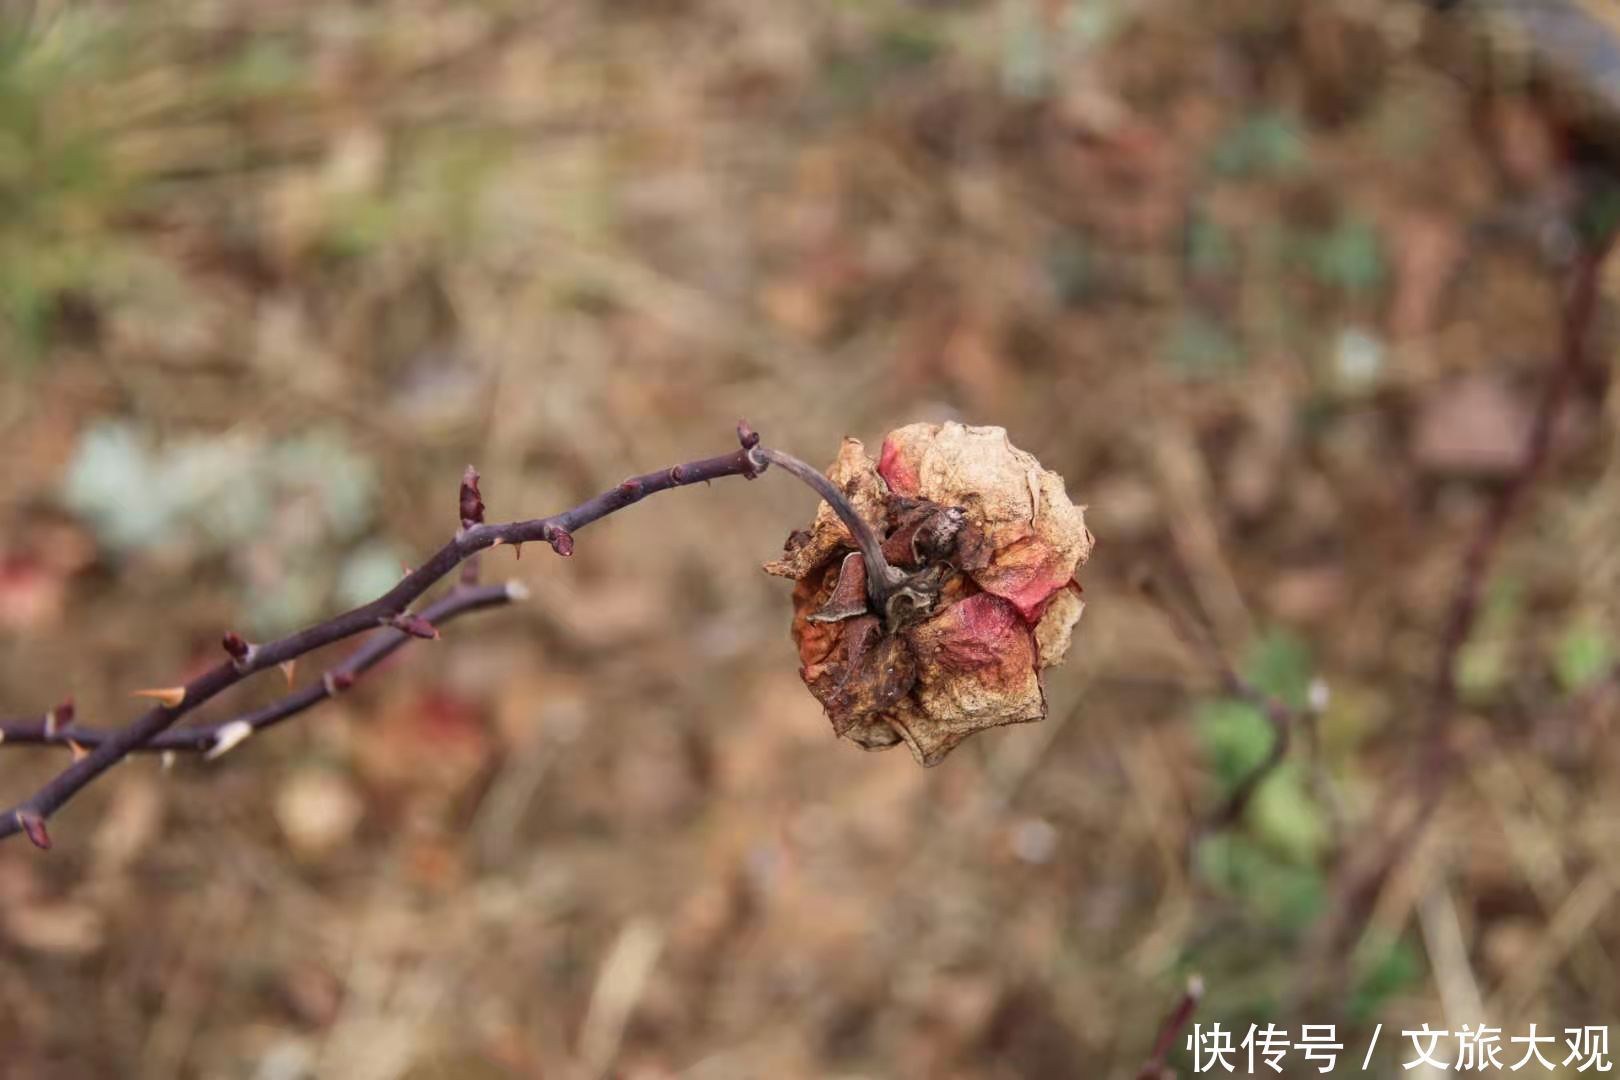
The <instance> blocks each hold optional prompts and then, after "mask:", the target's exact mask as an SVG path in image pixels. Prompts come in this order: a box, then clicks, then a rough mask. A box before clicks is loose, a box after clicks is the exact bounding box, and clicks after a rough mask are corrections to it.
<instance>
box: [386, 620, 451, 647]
mask: <svg viewBox="0 0 1620 1080" xmlns="http://www.w3.org/2000/svg"><path fill="white" fill-rule="evenodd" d="M387 625H389V626H392V627H393V628H394V629H395V630H403V631H404V632H405V633H407V634H409V635H411V637H414V638H421V639H423V640H424V641H437V640H438V639H439V628H438V627H436V626H434V625H433V624H432V623H430V622H428V621H427V620H426V619H424V618H422V616H420V615H411V614H405V615H395V616H394V617H393V618H392V619H390V620H388V623H387Z"/></svg>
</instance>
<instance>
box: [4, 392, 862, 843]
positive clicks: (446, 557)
mask: <svg viewBox="0 0 1620 1080" xmlns="http://www.w3.org/2000/svg"><path fill="white" fill-rule="evenodd" d="M737 437H738V441H739V442H740V443H741V447H740V449H738V450H735V451H733V452H731V453H729V454H720V455H716V456H715V457H709V458H702V459H700V460H697V461H691V462H687V463H684V464H681V465H675V466H672V467H670V468H668V469H663V470H660V471H658V472H651V473H647V474H645V475H642V476H635V477H631V478H630V479H628V480H626V481H624V482H623V483H622V484H620V485H618V486H617V487H615V488H612V489H610V490H608V491H604V492H602V493H601V494H599V495H597V496H595V497H594V498H591V499H588V500H586V501H585V502H583V503H581V504H580V505H578V506H576V507H574V508H573V509H571V510H565V511H563V512H562V513H558V514H553V515H551V516H550V517H544V518H535V519H532V520H528V521H514V522H508V523H506V524H498V525H495V524H486V523H485V522H484V503H483V497H482V495H481V494H480V492H479V490H478V473H477V472H476V470H474V469H472V468H471V467H469V468H468V470H467V473H466V475H465V476H464V477H463V478H462V483H461V489H460V493H459V494H460V498H459V503H458V511H459V517H460V521H461V528H460V529H459V530H458V531H457V532H456V535H455V536H454V537H453V538H452V539H451V540H450V541H449V542H447V543H446V544H445V545H444V546H443V547H441V548H440V549H439V550H438V551H436V552H435V553H434V554H433V556H432V557H431V558H429V559H428V560H427V561H426V562H425V563H423V564H422V565H421V566H419V567H417V568H416V569H415V570H412V571H410V572H409V573H407V574H406V575H405V576H404V577H403V578H401V579H400V581H399V583H398V584H396V585H395V586H394V587H393V588H392V589H390V590H388V592H386V593H384V594H383V595H382V596H380V597H378V598H377V599H376V600H373V601H372V602H371V603H369V604H363V605H361V606H360V607H357V608H353V609H351V610H349V611H346V612H343V613H342V614H340V615H336V616H334V617H332V618H330V619H327V620H326V621H325V622H322V623H318V624H316V625H314V626H310V627H307V628H305V629H303V630H300V631H298V632H296V633H293V634H289V635H287V636H286V637H283V638H278V639H277V640H275V641H268V642H259V643H250V642H248V641H246V640H245V639H244V638H242V637H241V636H240V635H238V634H236V633H227V634H226V635H225V636H224V638H223V641H222V644H223V646H224V649H225V652H226V659H225V660H224V661H222V662H221V663H219V664H217V665H216V666H214V667H212V668H210V669H208V670H207V671H205V672H203V673H202V674H201V675H198V676H197V677H196V678H194V679H192V680H191V681H190V682H187V683H185V684H184V685H180V686H172V687H166V688H162V689H158V690H144V691H138V692H137V693H138V695H139V696H144V697H150V698H153V699H155V700H156V701H157V704H155V705H154V706H153V707H152V708H151V709H149V710H147V711H146V712H145V713H143V714H142V715H141V716H139V717H137V718H136V719H135V720H133V721H131V722H130V723H129V724H128V725H126V726H124V727H122V728H117V729H115V730H102V729H97V728H93V727H88V726H84V725H80V724H78V723H77V722H76V720H75V718H74V715H73V708H72V705H71V703H66V704H64V705H61V706H58V707H57V708H56V709H53V710H51V711H50V712H47V713H45V714H44V715H43V716H39V717H33V718H28V719H22V720H13V721H0V743H23V744H28V743H33V744H55V745H63V746H67V747H69V748H70V749H72V750H73V753H74V760H73V762H72V764H70V765H69V766H68V767H67V768H65V769H63V770H62V771H61V772H60V773H58V774H57V775H56V776H55V777H54V778H53V779H51V780H50V781H48V782H47V783H46V784H45V785H44V786H43V787H41V788H40V789H39V790H38V791H36V792H35V793H34V794H33V795H32V796H30V797H29V798H28V799H26V800H24V801H23V802H21V803H19V804H17V805H16V806H14V807H11V808H10V809H7V810H5V811H0V839H3V838H5V837H8V836H12V835H15V834H16V833H19V832H20V833H25V834H26V835H27V836H28V838H29V839H30V840H32V841H33V842H34V844H35V845H36V846H38V847H40V848H49V847H50V846H51V838H50V833H49V832H48V831H47V829H46V821H47V820H48V819H49V818H50V817H51V815H52V814H54V813H55V812H56V811H57V810H59V809H61V807H62V806H63V805H64V804H65V803H66V802H67V801H68V800H69V799H71V798H73V796H75V795H76V794H78V793H79V792H80V791H81V790H83V789H84V788H85V787H86V786H87V785H89V784H90V783H91V782H92V781H94V780H95V779H96V778H97V777H98V776H100V775H101V774H102V773H103V772H105V771H107V769H109V768H111V767H112V766H113V765H115V764H117V763H118V762H119V761H122V760H123V759H124V758H126V757H127V756H129V755H130V754H133V753H137V752H151V751H158V752H164V751H192V752H200V753H204V754H206V755H207V756H210V757H217V756H219V755H220V754H223V753H225V752H227V751H229V750H230V749H232V748H233V747H235V746H237V745H239V744H240V743H241V742H242V741H243V740H244V739H246V738H248V737H250V736H252V735H254V734H256V733H257V732H260V731H263V730H264V729H265V728H268V727H271V726H273V725H275V724H278V723H280V722H281V721H283V720H286V719H288V718H289V717H292V716H294V715H296V714H298V713H300V712H302V711H304V710H305V709H308V708H309V707H311V706H312V705H315V704H317V703H319V702H321V701H323V700H325V699H326V698H329V697H332V696H333V695H335V694H338V693H341V692H342V691H344V690H347V689H348V688H349V687H351V686H353V685H354V682H355V680H356V679H357V678H358V677H359V676H360V675H361V674H363V673H364V672H365V671H367V670H368V669H369V668H371V667H373V666H375V665H376V664H377V663H379V662H380V661H381V660H383V658H385V657H386V656H388V655H389V654H391V653H393V652H394V651H395V650H397V649H398V648H399V647H400V646H402V645H404V644H405V643H406V642H407V641H409V640H410V639H411V638H413V637H414V638H436V637H438V635H439V630H438V628H439V627H440V626H441V625H443V624H444V623H447V622H449V621H450V620H451V619H454V618H456V617H458V616H460V615H463V614H466V613H467V612H470V611H475V610H478V609H481V608H486V607H492V606H495V605H499V604H504V603H506V602H508V601H511V600H515V599H521V598H522V596H523V589H522V586H521V585H520V584H517V583H508V584H505V585H491V586H480V585H478V584H477V583H476V582H477V570H476V559H477V556H478V555H479V553H481V552H485V551H488V550H489V549H491V548H494V547H496V546H498V545H501V544H510V545H512V546H513V548H514V549H519V550H520V545H522V544H524V543H527V542H529V541H535V540H539V541H544V542H545V543H547V544H549V545H550V546H551V548H552V550H553V551H555V552H556V553H557V554H558V555H563V556H567V555H571V554H573V550H574V533H575V532H577V531H578V530H580V529H582V528H584V527H585V526H586V525H589V524H591V523H592V522H594V521H597V520H599V519H601V518H604V517H606V516H608V515H609V514H612V513H614V512H615V511H618V510H622V509H624V508H625V507H627V506H630V505H632V504H634V503H637V502H640V501H641V500H642V499H644V498H646V497H647V496H648V495H652V494H655V493H656V492H660V491H668V490H670V489H672V488H677V487H684V486H686V485H689V484H697V483H707V482H709V481H711V480H718V479H720V478H722V477H727V476H742V477H745V478H746V479H749V480H752V479H754V478H755V477H757V476H759V475H761V474H762V473H763V472H764V471H765V470H766V469H767V468H768V467H769V466H770V465H771V464H773V463H774V464H779V465H781V466H782V467H783V468H784V469H785V470H786V471H788V472H791V473H792V474H793V475H795V476H797V477H799V478H800V479H801V480H804V481H806V482H807V483H809V484H810V486H811V487H813V488H814V489H815V490H816V491H817V493H818V494H820V495H821V496H822V497H823V498H824V499H826V500H827V501H828V502H829V503H830V504H831V505H832V506H833V508H834V509H835V510H837V511H838V513H839V516H840V517H841V518H843V520H844V521H845V522H846V523H847V524H849V526H850V528H851V530H852V531H853V532H855V534H856V537H857V539H858V540H861V541H863V546H864V541H865V540H869V539H870V538H871V534H870V530H869V529H867V530H866V531H865V533H864V535H863V532H862V530H863V528H864V527H865V526H864V523H863V522H861V520H860V518H859V516H858V515H856V514H855V512H854V510H853V509H852V508H851V507H850V505H849V503H848V501H847V500H846V499H845V498H844V497H843V495H842V494H841V493H840V492H839V491H838V490H837V489H836V488H834V487H833V486H832V485H831V484H829V483H828V482H827V481H826V478H825V477H823V476H821V474H820V473H817V472H816V471H815V470H814V469H812V468H811V467H810V466H808V465H805V464H804V463H803V462H801V461H799V460H798V459H797V458H793V457H790V456H788V455H786V454H783V453H781V452H780V451H776V450H770V449H768V448H766V447H763V446H760V441H759V435H758V434H757V433H756V432H754V431H753V430H752V429H751V428H750V427H749V426H748V425H747V424H746V423H743V424H739V425H738V426H737ZM879 559H881V554H880V555H879ZM458 566H460V567H462V572H461V574H460V575H459V576H458V580H457V584H456V585H455V586H454V587H453V588H452V590H451V591H450V592H449V593H447V594H446V595H445V596H444V597H443V598H441V599H439V600H438V601H436V602H434V603H432V604H430V605H428V606H427V607H424V608H422V609H421V610H420V611H415V612H413V611H412V610H411V605H412V604H413V603H414V602H415V601H416V600H417V599H418V598H419V597H421V596H422V595H423V594H424V593H426V592H427V590H428V589H429V588H431V587H432V586H433V585H434V584H436V583H437V582H438V581H440V580H441V579H442V578H444V577H445V576H446V575H448V574H449V573H450V572H451V571H452V570H454V569H456V568H457V567H458ZM868 566H869V567H870V566H878V567H881V568H885V569H887V564H886V563H882V562H880V561H875V560H869V561H868ZM890 576H894V575H892V574H891V575H890ZM885 580H886V581H887V577H886V578H885ZM889 584H890V587H891V588H892V586H893V583H892V582H890V583H889ZM367 631H375V632H374V633H373V635H372V637H371V638H370V639H369V640H368V641H367V642H366V643H365V644H363V645H361V646H360V647H359V648H357V649H355V650H354V651H353V652H352V653H350V654H349V656H348V657H346V658H345V659H344V660H342V661H341V662H340V663H338V664H337V665H336V666H334V667H333V668H331V669H330V670H328V671H327V672H326V673H325V674H324V675H323V676H322V678H321V680H320V682H319V683H317V684H314V685H311V686H308V687H305V688H304V689H302V690H298V691H294V692H292V693H289V694H288V695H286V696H285V697H283V698H281V699H280V700H278V701H276V702H273V703H272V704H270V705H267V706H265V707H264V708H261V709H258V710H255V711H253V712H250V713H245V714H243V715H241V716H237V717H234V718H232V719H230V720H227V721H224V722H222V723H218V724H211V725H207V726H199V727H192V728H183V729H178V730H171V729H172V728H173V727H174V725H175V723H176V722H177V721H178V720H179V719H180V718H181V717H183V716H185V715H186V714H187V713H189V712H191V711H192V710H193V709H196V708H198V707H199V706H201V705H202V704H204V703H205V702H207V701H209V700H211V699H212V698H214V697H215V696H216V695H218V694H219V693H221V692H222V691H224V690H227V689H229V688H230V687H232V686H234V685H236V684H237V683H239V682H241V681H242V680H244V679H246V678H247V677H248V676H250V675H253V674H256V673H258V672H261V671H265V670H267V669H269V668H275V667H282V668H284V669H285V670H289V671H290V668H289V665H291V663H292V662H293V661H295V660H296V659H297V658H299V657H301V656H303V655H305V654H307V653H310V652H313V651H314V650H316V649H319V648H322V647H323V646H326V645H330V644H332V643H334V642H337V641H341V640H343V639H345V638H349V637H353V636H355V635H356V634H362V633H365V632H367Z"/></svg>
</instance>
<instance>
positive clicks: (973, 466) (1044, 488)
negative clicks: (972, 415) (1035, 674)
mask: <svg viewBox="0 0 1620 1080" xmlns="http://www.w3.org/2000/svg"><path fill="white" fill-rule="evenodd" d="M878 472H879V473H880V474H881V475H882V477H883V479H884V480H885V481H887V482H888V485H889V489H890V490H891V491H893V492H894V493H896V494H898V495H909V496H912V497H914V498H922V499H928V500H930V501H931V502H936V503H939V504H940V505H942V506H959V507H961V508H962V509H963V510H966V511H967V514H968V519H969V520H970V521H972V522H973V523H974V524H976V525H978V526H979V527H980V528H981V529H983V530H984V532H985V535H986V536H988V537H989V539H990V544H991V547H992V548H993V549H994V552H995V554H994V555H993V556H992V558H991V562H990V565H989V566H987V567H985V568H984V569H981V570H973V571H970V574H971V576H972V578H973V580H974V581H975V582H977V583H978V586H979V587H980V588H981V589H983V590H984V591H985V592H987V593H994V594H995V595H997V596H1000V597H1004V598H1005V599H1007V600H1009V601H1011V602H1012V604H1013V606H1014V607H1016V608H1018V610H1019V612H1020V613H1021V614H1022V615H1023V616H1024V618H1025V619H1028V620H1031V621H1034V620H1035V619H1037V618H1039V616H1040V613H1041V611H1042V608H1043V605H1044V604H1045V603H1046V602H1047V600H1048V599H1049V598H1050V597H1051V596H1052V595H1053V594H1055V593H1056V592H1057V591H1058V590H1059V589H1062V588H1063V587H1064V586H1066V585H1067V584H1068V583H1069V581H1070V579H1071V578H1073V577H1074V573H1075V570H1076V569H1078V568H1079V566H1080V564H1081V563H1083V562H1085V561H1086V557H1087V556H1088V555H1090V554H1091V532H1090V531H1089V530H1088V529H1087V528H1086V520H1085V514H1084V513H1083V512H1082V511H1081V509H1080V508H1079V507H1078V506H1075V505H1074V504H1073V503H1071V502H1070V501H1069V493H1068V492H1067V491H1066V490H1065V489H1064V486H1063V478H1062V477H1061V476H1059V475H1058V474H1057V473H1055V472H1052V471H1050V470H1048V469H1043V468H1041V463H1040V462H1038V461H1036V460H1035V458H1034V456H1033V455H1031V454H1029V453H1026V452H1025V451H1023V450H1020V449H1018V448H1017V447H1015V446H1014V445H1013V444H1012V443H1010V442H1008V441H1007V432H1006V431H1005V430H1004V429H1002V428H998V427H968V426H967V425H965V424H958V423H955V422H952V423H946V424H910V425H908V426H906V427H903V428H900V429H899V430H897V431H892V432H890V433H889V436H888V438H886V439H884V440H883V450H882V453H881V454H880V456H879V458H878Z"/></svg>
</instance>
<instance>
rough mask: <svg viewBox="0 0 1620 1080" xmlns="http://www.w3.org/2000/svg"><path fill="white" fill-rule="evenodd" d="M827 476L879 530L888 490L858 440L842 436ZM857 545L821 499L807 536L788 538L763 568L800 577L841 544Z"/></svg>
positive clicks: (833, 511) (857, 511) (835, 512)
mask: <svg viewBox="0 0 1620 1080" xmlns="http://www.w3.org/2000/svg"><path fill="white" fill-rule="evenodd" d="M827 479H829V480H831V481H832V482H833V483H834V484H836V485H837V486H838V490H840V491H842V492H843V493H844V495H845V496H846V497H847V498H848V499H849V501H850V503H851V504H852V505H853V506H854V507H855V512H856V513H857V514H859V515H860V516H861V518H862V519H863V520H865V521H867V522H869V523H871V525H872V526H873V527H874V528H876V529H878V530H879V531H880V532H881V531H882V525H883V519H884V516H885V510H886V506H887V503H888V496H889V491H888V488H887V487H886V486H885V485H884V483H883V479H882V477H880V476H878V472H877V466H876V465H875V464H873V462H872V459H871V458H870V457H869V456H868V455H867V453H866V447H865V446H863V445H861V440H859V439H851V438H846V439H845V440H844V442H843V445H842V446H840V447H839V448H838V460H836V461H834V462H833V464H832V468H830V469H828V470H827ZM795 539H796V538H795ZM856 546H857V545H856V543H855V538H854V537H853V536H851V535H850V532H849V529H848V528H846V527H845V525H844V523H843V522H842V521H840V520H839V519H838V513H837V511H835V510H833V508H832V507H831V506H828V505H827V503H826V502H822V503H821V504H820V505H818V506H817V507H816V520H815V521H814V522H813V523H811V526H810V535H809V537H808V538H806V539H805V540H804V541H803V542H802V543H794V542H793V540H791V539H790V543H789V546H788V550H787V551H785V552H783V555H782V557H781V558H780V559H777V560H776V561H774V562H769V563H766V564H765V572H766V573H767V574H775V575H776V576H777V577H787V578H795V579H798V578H803V577H804V576H805V575H806V574H808V573H810V571H812V570H814V569H815V568H816V567H818V566H820V565H821V564H822V563H824V562H826V561H827V559H828V558H830V557H831V556H832V554H833V553H834V552H835V551H837V550H838V549H839V548H840V547H846V548H853V547H856Z"/></svg>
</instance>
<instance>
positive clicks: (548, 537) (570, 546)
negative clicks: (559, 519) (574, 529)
mask: <svg viewBox="0 0 1620 1080" xmlns="http://www.w3.org/2000/svg"><path fill="white" fill-rule="evenodd" d="M540 536H541V539H543V540H544V541H545V542H546V543H548V544H550V545H551V550H552V551H555V552H556V553H557V554H559V555H561V556H563V557H564V558H567V557H568V556H570V555H572V554H573V553H574V534H573V533H571V532H569V531H568V530H567V529H564V528H562V527H560V526H557V525H547V526H546V527H545V529H544V530H543V531H542V532H541V534H540Z"/></svg>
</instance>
